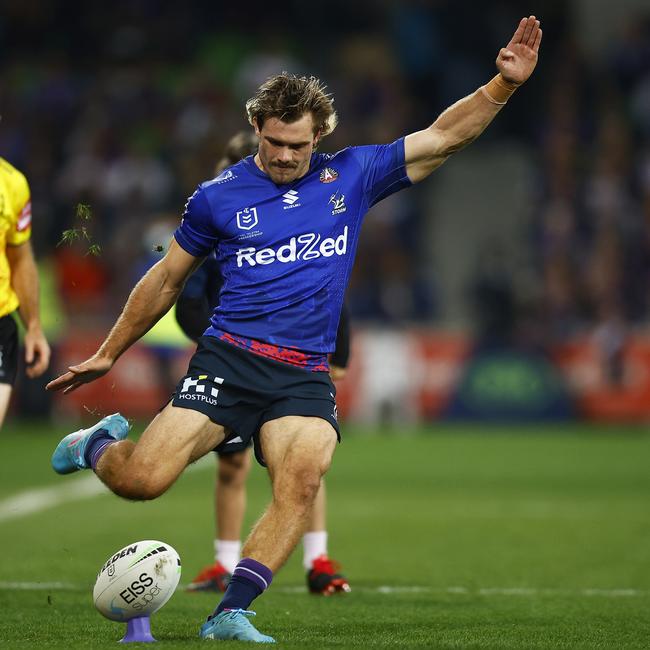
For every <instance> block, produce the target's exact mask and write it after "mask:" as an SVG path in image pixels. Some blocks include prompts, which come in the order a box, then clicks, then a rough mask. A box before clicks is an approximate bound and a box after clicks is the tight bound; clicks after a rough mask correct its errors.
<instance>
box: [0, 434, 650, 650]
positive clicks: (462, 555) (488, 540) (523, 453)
mask: <svg viewBox="0 0 650 650" xmlns="http://www.w3.org/2000/svg"><path fill="white" fill-rule="evenodd" d="M345 430H346V431H347V436H346V439H345V441H344V443H343V444H342V445H341V446H340V447H339V449H338V450H337V452H336V456H335V460H334V463H333V466H332V470H331V471H330V474H329V476H328V495H329V522H330V523H329V529H330V550H331V553H332V555H333V556H335V557H336V558H337V559H340V560H341V561H342V563H343V564H344V568H345V573H346V575H347V576H348V578H349V579H350V582H351V584H352V588H353V592H352V593H351V594H349V595H347V596H344V597H340V598H338V597H337V598H330V599H325V598H318V597H312V596H309V595H308V594H307V593H305V592H303V591H300V588H302V587H303V585H304V575H303V571H302V567H301V562H300V559H301V558H300V552H297V553H296V554H295V555H294V557H292V558H291V560H290V562H289V563H288V564H287V566H286V567H285V568H284V569H283V570H282V571H281V572H280V573H279V575H278V576H277V577H276V579H275V581H274V584H273V587H272V588H271V590H270V591H269V592H268V593H267V594H265V595H264V596H263V597H262V598H260V599H259V600H258V601H256V602H255V603H254V608H255V609H256V611H257V612H258V617H257V619H256V625H257V626H258V627H259V629H260V630H261V631H263V632H265V633H268V634H271V635H273V636H275V637H276V638H277V639H278V640H279V642H280V644H279V645H280V647H282V648H325V647H330V648H366V647H377V648H380V647H393V646H395V647H400V648H513V649H515V648H516V649H520V648H549V649H551V648H553V649H555V648H572V649H573V648H585V649H587V648H617V649H618V648H646V647H648V638H650V617H648V611H649V610H650V506H649V503H650V472H648V458H649V457H650V436H649V435H646V434H645V432H644V431H642V430H639V429H625V428H604V429H595V428H587V427H568V426H567V427H557V426H556V427H552V428H548V429H545V428H542V427H534V428H533V427H518V428H514V429H513V428H509V429H499V428H485V427H482V428H477V427H475V428H472V427H453V426H444V427H442V426H440V427H435V428H432V429H430V430H427V429H418V430H409V431H405V432H382V433H383V434H385V435H376V436H370V435H367V434H368V433H369V431H367V430H359V429H355V430H352V428H351V427H345ZM66 432H67V431H65V430H52V429H51V428H47V427H43V426H42V425H41V426H38V425H33V426H27V425H24V426H21V427H19V428H18V427H14V428H11V427H9V428H7V429H6V430H4V431H2V433H1V434H0V451H1V453H2V471H1V472H0V516H1V513H2V506H3V503H5V504H6V499H8V498H9V497H11V496H15V495H16V494H18V493H20V492H22V491H24V490H28V489H31V488H49V487H52V488H57V487H59V486H61V485H65V484H66V483H67V484H68V485H74V484H75V481H77V480H79V478H78V477H77V476H74V477H57V476H56V475H54V474H53V473H52V472H51V470H50V469H49V457H50V453H51V451H52V449H53V447H54V445H55V444H56V442H57V441H58V438H59V437H60V435H62V434H63V433H66ZM389 433H391V434H392V435H388V434H389ZM212 468H213V463H212V461H211V460H210V459H209V460H206V461H205V462H204V463H203V464H200V465H199V466H198V467H196V468H195V469H194V470H193V471H191V472H188V473H186V474H185V475H184V476H183V477H182V478H181V479H180V480H179V482H178V483H177V484H176V485H175V486H174V488H173V489H172V490H171V491H170V492H169V493H168V494H166V495H165V496H164V497H162V498H161V499H159V500H157V501H155V502H151V503H146V504H133V503H127V502H125V501H122V500H120V499H118V498H117V497H114V496H113V495H111V494H108V493H106V494H101V495H99V496H96V497H94V498H92V499H87V500H79V501H77V502H75V503H74V504H70V505H58V506H55V507H51V508H49V509H47V510H44V511H42V512H39V513H37V514H31V515H27V516H24V517H20V518H13V519H8V520H4V521H2V520H1V519H0V550H1V551H2V555H1V557H2V561H1V562H0V611H1V612H2V619H1V620H2V623H0V647H7V648H33V647H45V648H111V647H113V648H114V647H116V646H115V642H116V641H117V640H118V639H119V638H120V637H121V635H122V633H123V628H124V626H123V625H120V624H116V623H112V622H110V621H107V620H104V619H103V618H102V617H101V616H100V615H99V614H98V613H97V612H96V611H95V609H94V607H93V604H92V597H91V592H92V584H93V582H94V578H95V575H96V572H97V571H98V570H99V567H100V566H101V564H102V562H103V561H104V560H105V559H106V557H108V556H109V555H110V554H111V553H112V552H114V551H115V550H117V549H118V548H120V547H122V546H124V545H125V544H127V543H128V542H132V541H135V540H137V539H146V538H150V539H163V540H165V541H167V542H169V543H170V544H172V545H173V546H174V547H175V548H176V549H177V550H178V551H179V553H180V555H181V558H182V559H183V578H182V581H183V582H187V581H189V580H190V579H191V577H192V576H193V574H194V573H195V572H196V571H198V569H200V568H201V567H202V566H203V565H205V564H206V563H208V562H209V561H210V560H211V557H212V537H213V530H212V528H213V524H212V515H211V512H212V486H213V469H212ZM88 475H89V474H85V475H84V476H88ZM82 478H83V477H82ZM249 488H250V489H249V502H250V507H249V514H248V523H249V524H250V523H251V522H252V521H253V519H254V518H255V517H256V516H257V515H258V514H259V513H260V511H261V509H262V507H263V505H264V503H265V502H266V500H267V498H268V484H267V479H266V476H265V474H264V472H263V471H262V470H261V469H260V468H258V467H256V468H255V469H254V470H253V473H252V476H251V479H250V485H249ZM15 582H24V583H50V582H52V583H65V584H63V585H61V586H60V587H52V588H42V589H33V590H26V589H24V588H17V587H15V586H14V587H12V586H11V585H10V584H9V583H15ZM382 586H387V587H391V588H393V589H396V591H393V592H389V590H386V589H384V590H382V589H380V587H382ZM215 603H216V599H215V598H214V597H212V596H209V595H205V594H187V593H185V592H184V591H183V590H182V589H179V590H178V591H177V593H176V594H175V595H174V597H173V598H172V599H171V600H170V602H169V603H168V604H167V605H166V606H165V607H164V609H163V610H161V611H160V612H159V613H158V614H156V615H155V616H154V618H153V619H152V628H153V632H154V635H155V636H156V637H157V639H158V640H159V641H160V642H161V643H160V645H161V647H168V648H192V647H197V648H198V647H203V648H204V647H205V645H206V643H208V642H202V641H200V640H198V638H197V636H196V635H197V631H198V627H199V625H200V623H201V622H202V620H203V619H204V617H205V616H206V615H207V614H208V613H209V612H210V611H211V609H212V607H213V606H214V604H215ZM231 646H232V647H241V644H237V643H230V644H228V643H221V644H220V645H219V647H223V648H228V647H231Z"/></svg>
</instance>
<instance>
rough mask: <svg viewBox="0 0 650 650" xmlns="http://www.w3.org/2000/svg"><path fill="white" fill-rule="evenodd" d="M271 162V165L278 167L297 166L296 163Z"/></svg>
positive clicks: (290, 167)
mask: <svg viewBox="0 0 650 650" xmlns="http://www.w3.org/2000/svg"><path fill="white" fill-rule="evenodd" d="M271 164H272V165H273V167H278V168H279V169H296V167H298V164H297V163H281V162H274V163H271Z"/></svg>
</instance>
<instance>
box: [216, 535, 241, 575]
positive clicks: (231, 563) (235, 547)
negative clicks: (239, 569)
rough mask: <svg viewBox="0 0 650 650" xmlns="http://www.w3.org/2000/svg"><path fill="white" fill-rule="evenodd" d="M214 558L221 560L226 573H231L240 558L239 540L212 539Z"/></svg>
mask: <svg viewBox="0 0 650 650" xmlns="http://www.w3.org/2000/svg"><path fill="white" fill-rule="evenodd" d="M214 559H215V560H216V561H217V562H221V564H223V566H224V567H225V568H226V571H228V573H232V572H233V571H234V570H235V567H236V566H237V562H239V560H241V542H240V541H239V540H237V541H235V542H233V541H231V540H228V539H215V540H214Z"/></svg>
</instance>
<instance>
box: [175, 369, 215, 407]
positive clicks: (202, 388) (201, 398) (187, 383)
mask: <svg viewBox="0 0 650 650" xmlns="http://www.w3.org/2000/svg"><path fill="white" fill-rule="evenodd" d="M221 384H223V377H215V378H214V379H211V378H209V377H208V375H199V376H198V377H196V378H194V377H185V380H184V381H183V387H182V388H181V392H180V393H179V395H178V399H185V400H192V401H194V402H207V403H208V404H212V405H215V404H216V403H217V397H218V396H219V389H218V388H216V386H221ZM206 389H209V394H208V390H206Z"/></svg>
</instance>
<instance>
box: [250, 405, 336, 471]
mask: <svg viewBox="0 0 650 650" xmlns="http://www.w3.org/2000/svg"><path fill="white" fill-rule="evenodd" d="M259 438H260V444H261V447H262V452H263V454H264V460H265V461H266V464H267V466H268V468H269V474H270V475H271V479H272V480H273V479H274V476H275V475H276V473H278V472H281V471H282V470H289V469H290V470H293V471H300V470H302V469H305V470H307V471H311V470H312V469H313V470H315V471H317V472H319V473H320V475H321V476H322V475H323V474H325V472H326V471H327V470H328V469H329V466H330V463H331V461H332V456H333V454H334V449H335V448H336V443H337V440H338V436H337V433H336V430H335V429H334V427H333V426H332V425H331V424H330V423H329V422H327V421H326V420H324V419H322V418H319V417H305V416H299V415H288V416H284V417H281V418H278V419H276V420H270V421H269V422H265V423H264V424H263V425H262V427H261V429H260V434H259ZM274 482H275V481H274Z"/></svg>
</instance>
